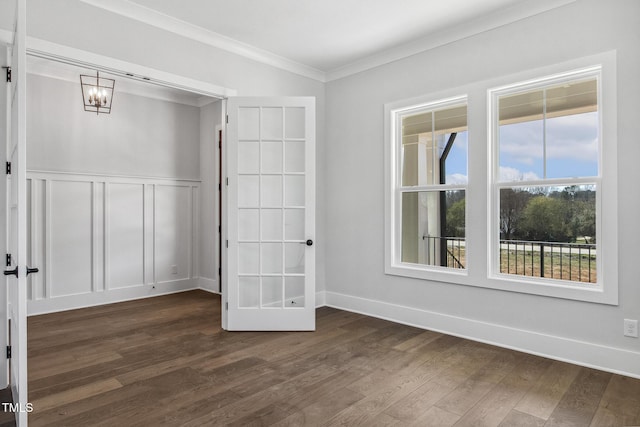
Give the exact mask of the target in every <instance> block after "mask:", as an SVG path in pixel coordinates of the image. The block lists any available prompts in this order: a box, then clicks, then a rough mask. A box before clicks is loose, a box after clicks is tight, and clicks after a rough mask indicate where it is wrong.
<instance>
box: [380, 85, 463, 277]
mask: <svg viewBox="0 0 640 427" xmlns="http://www.w3.org/2000/svg"><path fill="white" fill-rule="evenodd" d="M389 113H390V114H389V117H390V121H391V129H390V132H391V137H390V144H391V146H390V147H389V150H390V157H392V159H393V160H391V163H392V164H391V165H388V166H390V167H391V168H392V169H393V171H391V173H390V174H388V177H389V178H390V180H391V182H390V183H389V184H390V186H391V188H390V189H389V190H390V194H391V196H390V198H391V199H392V203H391V204H392V207H391V209H392V214H391V218H393V220H392V221H391V222H392V224H391V225H390V227H389V230H388V231H389V232H390V234H391V235H392V237H391V240H392V249H391V252H392V253H391V254H390V255H391V257H390V258H391V259H390V260H389V261H390V262H389V263H388V264H387V266H388V267H390V268H396V269H400V270H403V269H404V272H405V273H406V272H407V271H409V272H411V271H413V272H414V273H416V272H417V273H418V276H417V277H421V276H420V273H424V272H428V271H445V272H446V271H449V272H465V271H466V242H465V195H466V188H467V100H466V97H457V98H451V99H446V100H441V101H436V102H430V103H427V104H419V105H407V106H402V107H400V108H397V109H394V110H391V111H389ZM387 271H388V272H389V268H388V269H387ZM398 271H399V270H396V272H398ZM400 274H402V273H400ZM408 275H412V274H408Z"/></svg>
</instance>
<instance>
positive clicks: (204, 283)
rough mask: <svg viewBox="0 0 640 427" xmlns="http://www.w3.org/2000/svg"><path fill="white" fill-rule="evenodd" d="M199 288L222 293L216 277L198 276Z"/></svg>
mask: <svg viewBox="0 0 640 427" xmlns="http://www.w3.org/2000/svg"><path fill="white" fill-rule="evenodd" d="M198 288H199V289H202V290H203V291H207V292H211V293H214V294H220V291H219V290H218V289H219V288H218V281H217V280H215V279H209V278H207V277H198Z"/></svg>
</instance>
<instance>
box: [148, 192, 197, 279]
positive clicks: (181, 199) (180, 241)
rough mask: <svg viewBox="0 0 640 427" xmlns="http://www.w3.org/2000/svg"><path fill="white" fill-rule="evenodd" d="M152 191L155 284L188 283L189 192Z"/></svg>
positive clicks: (190, 221) (189, 269) (189, 258)
mask: <svg viewBox="0 0 640 427" xmlns="http://www.w3.org/2000/svg"><path fill="white" fill-rule="evenodd" d="M155 189H156V193H155V196H156V197H155V199H156V204H155V223H156V234H155V237H156V241H155V249H156V263H155V276H156V281H157V282H168V281H171V280H177V279H188V278H189V277H190V276H191V240H192V236H191V233H190V232H189V230H190V229H191V228H192V218H191V210H192V200H191V190H190V188H189V187H187V186H175V185H171V186H170V185H156V187H155Z"/></svg>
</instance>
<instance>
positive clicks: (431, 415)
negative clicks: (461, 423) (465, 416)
mask: <svg viewBox="0 0 640 427" xmlns="http://www.w3.org/2000/svg"><path fill="white" fill-rule="evenodd" d="M459 419H460V415H458V414H453V413H451V412H448V411H445V410H444V409H440V408H438V407H437V406H432V407H431V408H429V409H428V410H427V411H426V412H425V413H423V414H422V415H420V416H419V417H418V418H417V419H416V420H415V421H414V422H412V423H411V424H409V425H410V426H412V427H424V426H438V427H450V426H453V425H455V424H456V422H458V420H459Z"/></svg>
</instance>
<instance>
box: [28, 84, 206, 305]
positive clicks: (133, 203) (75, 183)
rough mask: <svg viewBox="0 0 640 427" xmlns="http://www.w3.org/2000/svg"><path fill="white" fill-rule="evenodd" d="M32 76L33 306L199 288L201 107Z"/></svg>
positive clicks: (117, 298) (77, 302)
mask: <svg viewBox="0 0 640 427" xmlns="http://www.w3.org/2000/svg"><path fill="white" fill-rule="evenodd" d="M27 78H28V82H27V116H28V118H29V120H28V121H27V153H28V160H27V166H28V170H29V171H28V177H29V178H30V180H29V194H30V203H29V206H30V219H31V223H30V235H29V239H30V249H31V260H30V262H31V264H30V265H37V266H39V267H40V271H41V272H40V274H38V275H34V276H32V278H31V281H30V293H29V303H28V309H29V314H36V313H43V312H49V311H56V310H63V309H69V308H77V307H82V306H87V305H94V304H102V303H107V302H114V301H119V300H125V299H131V298H139V297H146V296H150V295H157V294H160V293H166V292H172V291H178V290H184V289H189V288H194V287H197V286H198V274H199V271H198V268H199V255H198V253H199V243H198V231H199V227H200V215H199V214H200V212H199V210H200V197H201V194H200V181H199V179H200V109H199V108H198V107H193V106H187V105H183V104H178V103H173V102H168V101H162V100H158V99H151V98H146V97H142V96H137V95H131V94H127V93H123V92H116V94H115V95H114V103H113V109H112V112H111V114H109V115H96V114H91V113H88V112H85V111H84V110H83V107H82V103H81V96H80V92H79V85H78V84H74V83H71V82H67V81H64V80H58V79H53V78H49V77H43V76H37V75H31V74H29V75H28V77H27ZM116 84H117V83H116Z"/></svg>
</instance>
